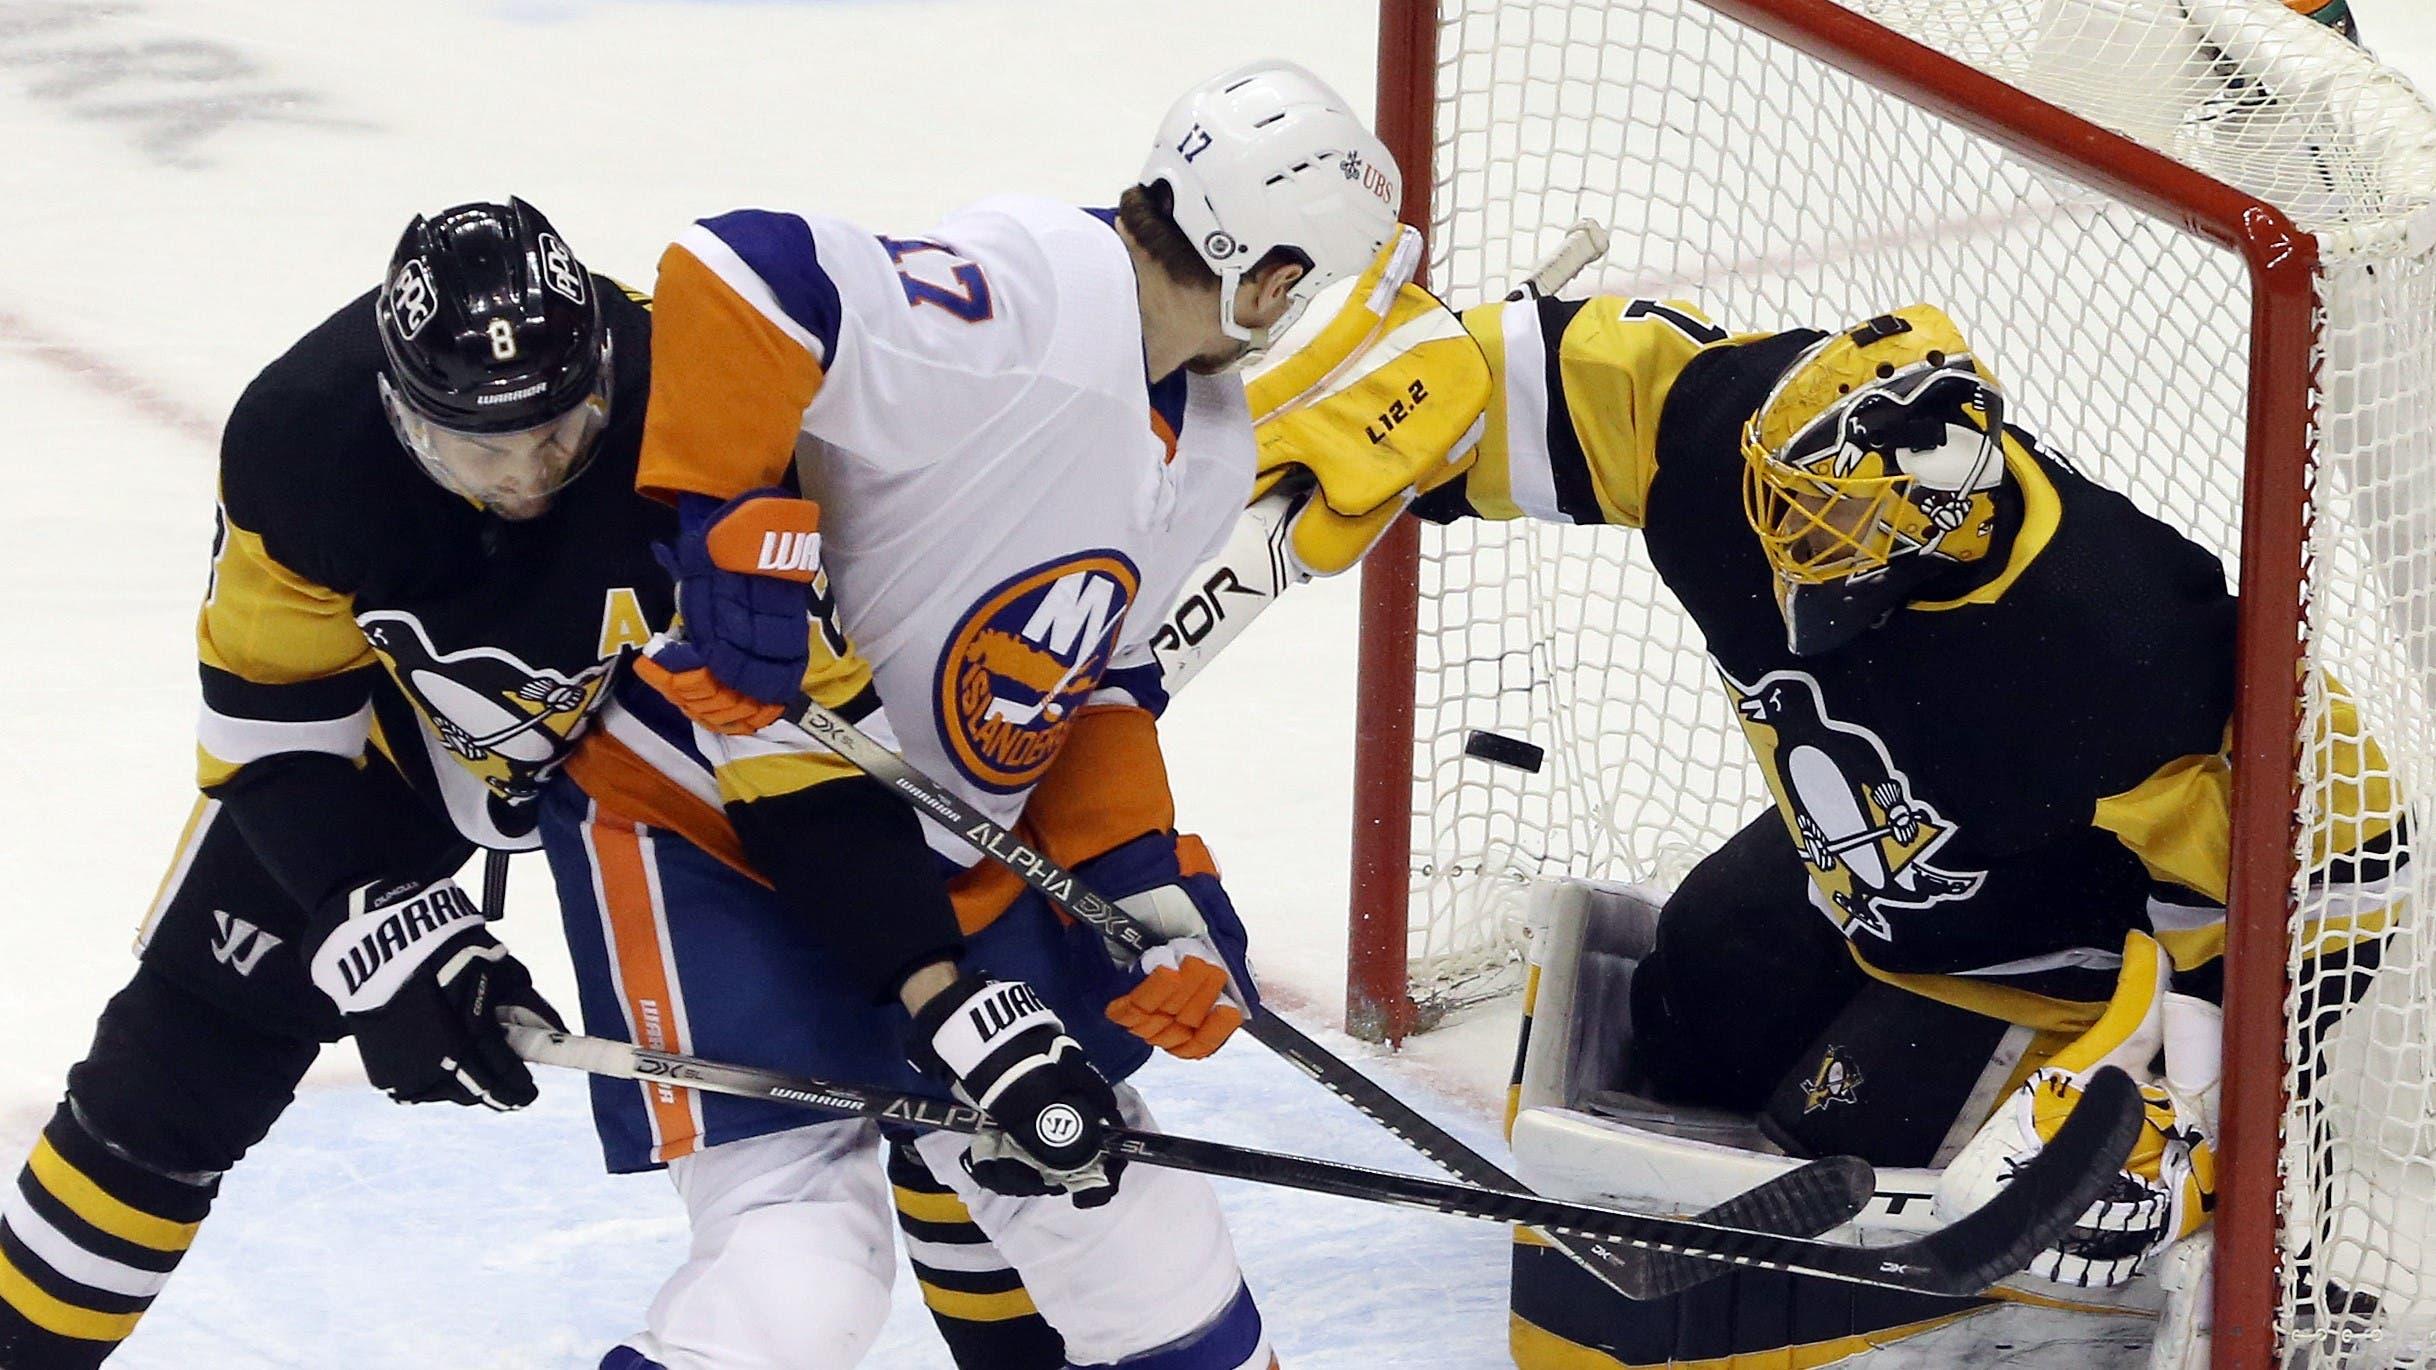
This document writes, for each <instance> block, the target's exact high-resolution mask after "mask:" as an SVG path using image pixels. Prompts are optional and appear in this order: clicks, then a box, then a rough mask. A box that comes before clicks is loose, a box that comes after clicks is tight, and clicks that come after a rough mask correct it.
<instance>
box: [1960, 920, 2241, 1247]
mask: <svg viewBox="0 0 2436 1370" xmlns="http://www.w3.org/2000/svg"><path fill="white" fill-rule="evenodd" d="M2171 969H2172V968H2171V966H2170V964H2169V963H2168V962H2167V960H2166V958H2165V955H2164V953H2163V952H2162V951H2161V950H2160V949H2159V947H2158V945H2157V943H2156V940H2155V939H2153V938H2151V937H2150V936H2149V935H2148V934H2146V933H2142V932H2134V933H2133V934H2131V936H2130V938H2129V940H2128V941H2126V943H2125V944H2124V948H2123V970H2122V973H2121V976H2120V978H2119V979H2118V980H2117V982H2116V988H2115V997H2114V999H2113V1001H2112V1002H2110V1003H2109V1004H2108V1005H2107V1007H2106V1012H2105V1013H2104V1014H2103V1015H2102V1016H2101V1017H2100V1018H2099V1019H2098V1021H2097V1023H2096V1025H2094V1026H2093V1027H2091V1028H2090V1029H2089V1031H2088V1032H2086V1033H2084V1034H2082V1035H2081V1037H2080V1038H2078V1039H2077V1040H2075V1041H2074V1042H2073V1043H2072V1044H2071V1045H2070V1046H2067V1047H2065V1048H2064V1049H2063V1050H2062V1051H2060V1052H2058V1053H2056V1055H2055V1057H2054V1058H2053V1059H2052V1060H2050V1061H2048V1062H2047V1064H2046V1065H2045V1066H2043V1067H2041V1068H2040V1069H2039V1070H2037V1071H2036V1072H2034V1073H2033V1074H2032V1075H2031V1076H2030V1078H2029V1080H2028V1081H2027V1082H2025V1083H2024V1084H2023V1085H2022V1087H2021V1088H2020V1089H2018V1090H2015V1091H2014V1093H2013V1094H2012V1096H2011V1097H2010V1098H2008V1099H2006V1101H2005V1102H2004V1103H2003V1104H2002V1105H2001V1106H1999V1107H1998V1108H1997V1110H1996V1113H1995V1115H1994V1116H1993V1117H1991V1118H1990V1119H1989V1120H1988V1121H1987V1123H1986V1124H1985V1125H1984V1126H1983V1127H1981V1128H1980V1130H1979V1132H1978V1134H1977V1135H1976V1136H1974V1137H1972V1139H1971V1141H1970V1143H1969V1144H1968V1145H1966V1146H1965V1147H1964V1148H1963V1149H1962V1153H1961V1154H1960V1155H1959V1156H1956V1157H1955V1158H1954V1162H1953V1164H1951V1165H1949V1166H1947V1167H1946V1170H1945V1174H1944V1176H1943V1177H1942V1178H1941V1179H1940V1180H1939V1182H1938V1186H1937V1199H1936V1212H1937V1215H1938V1216H1939V1217H1940V1218H1945V1219H1948V1220H1949V1221H1950V1220H1951V1219H1952V1218H1954V1217H1956V1216H1959V1215H1961V1214H1964V1213H1968V1212H1970V1211H1972V1210H1973V1209H1975V1208H1977V1207H1979V1206H1980V1205H1981V1204H1982V1203H1984V1202H1986V1201H1987V1200H1988V1199H1989V1198H1990V1197H1992V1196H1993V1195H1994V1194H1995V1192H1996V1191H1997V1190H1998V1189H2000V1188H2002V1187H2003V1186H2004V1184H2005V1183H2006V1181H2007V1180H2009V1179H2010V1178H2011V1177H2012V1175H2013V1174H2014V1172H2015V1171H2017V1170H2018V1169H2019V1168H2020V1167H2021V1166H2022V1165H2023V1164H2025V1163H2027V1162H2028V1161H2029V1159H2030V1158H2031V1157H2032V1156H2035V1155H2037V1154H2038V1153H2039V1151H2040V1149H2041V1148H2043V1147H2044V1146H2045V1145H2046V1141H2047V1139H2048V1138H2050V1137H2052V1136H2054V1135H2055V1130H2056V1129H2057V1128H2058V1127H2060V1126H2062V1125H2063V1121H2064V1119H2065V1117H2066V1116H2068V1115H2069V1114H2070V1113H2071V1112H2072V1108H2073V1105H2074V1104H2075V1103H2077V1102H2078V1101H2079V1099H2080V1093H2081V1084H2082V1082H2083V1081H2084V1080H2086V1079H2087V1078H2088V1076H2089V1074H2090V1073H2091V1072H2093V1071H2096V1070H2097V1069H2098V1068H2100V1067H2102V1066H2109V1065H2112V1066H2118V1067H2121V1068H2122V1069H2124V1070H2125V1071H2128V1072H2130V1073H2131V1075H2132V1077H2133V1078H2134V1079H2139V1078H2142V1077H2145V1076H2148V1075H2150V1074H2151V1073H2152V1070H2151V1063H2152V1062H2154V1061H2155V1060H2156V1058H2157V1056H2158V1053H2159V1051H2160V1049H2161V1048H2162V1050H2163V1052H2164V1055H2165V1064H2166V1078H2165V1079H2164V1080H2163V1081H2162V1082H2158V1083H2151V1084H2147V1085H2143V1086H2142V1087H2141V1096H2142V1098H2143V1099H2144V1100H2145V1102H2146V1103H2147V1106H2148V1107H2147V1117H2146V1119H2145V1125H2144V1126H2143V1127H2142V1129H2141V1133H2140V1140H2139V1141H2138V1142H2137V1143H2136V1144H2135V1145H2134V1146H2133V1148H2132V1154H2131V1159H2130V1160H2129V1161H2127V1162H2126V1163H2125V1165H2124V1169H2123V1171H2122V1173H2121V1174H2119V1175H2117V1176H2116V1177H2115V1183H2114V1186H2113V1188H2112V1189H2110V1190H2109V1191H2108V1192H2107V1194H2106V1196H2105V1197H2104V1198H2102V1199H2100V1200H2099V1201H2098V1202H2097V1203H2095V1204H2093V1205H2091V1206H2090V1208H2089V1210H2088V1211H2087V1212H2086V1213H2084V1214H2082V1215H2081V1219H2080V1221H2079V1222H2078V1223H2076V1224H2075V1225H2074V1226H2073V1227H2072V1228H2071V1230H2070V1231H2068V1232H2066V1233H2065V1234H2064V1237H2063V1239H2062V1240H2061V1241H2059V1242H2058V1243H2057V1244H2056V1245H2055V1246H2052V1247H2050V1248H2048V1249H2047V1250H2045V1251H2042V1252H2040V1253H2039V1254H2038V1256H2037V1257H2036V1258H2035V1259H2034V1260H2033V1261H2032V1262H2031V1263H2030V1267H2029V1270H2030V1273H2031V1274H2033V1275H2037V1276H2038V1277H2040V1278H2041V1279H2045V1280H2050V1281H2053V1282H2054V1283H2057V1284H2061V1285H2068V1286H2071V1287H2073V1288H2079V1289H2090V1288H2102V1289H2111V1288H2114V1287H2116V1286H2119V1285H2124V1284H2128V1283H2130V1282H2131V1281H2132V1280H2134V1279H2136V1278H2138V1277H2139V1275H2140V1273H2141V1272H2142V1271H2144V1270H2146V1269H2147V1268H2148V1265H2149V1263H2150V1261H2151V1260H2153V1259H2154V1258H2155V1257H2156V1256H2157V1254H2158V1253H2160V1252H2162V1251H2164V1250H2165V1249H2166V1248H2167V1247H2169V1246H2172V1245H2173V1244H2174V1243H2175V1242H2178V1241H2180V1240H2182V1239H2183V1238H2184V1237H2187V1236H2189V1235H2191V1234H2192V1233H2193V1232H2196V1231H2198V1230H2199V1229H2200V1228H2201V1227H2202V1226H2204V1225H2205V1224H2206V1223H2207V1220H2208V1215H2209V1212H2210V1210H2211V1209H2212V1208H2213V1207H2214V1206H2215V1200H2216V1153H2215V1147H2214V1144H2213V1142H2212V1141H2211V1140H2210V1138H2211V1136H2212V1135H2213V1133H2214V1131H2215V1116H2214V1105H2215V1099H2216V1091H2217V1083H2218V1076H2219V1071H2218V1064H2219V1062H2220V1060H2221V1051H2220V1047H2219V1043H2220V1042H2221V1033H2222V1030H2223V1029H2222V1018H2221V1014H2220V1011H2219V1010H2218V1009H2216V1007H2215V1006H2214V1005H2212V1004H2209V1003H2206V1002H2205V1001H2203V1000H2198V999H2193V998H2190V997H2188V996H2186V995H2179V994H2175V993H2172V992H2171V991H2170V990H2169V989H2168V988H2167V986H2168V984H2169V983H2170V980H2169V977H2170V975H2171Z"/></svg>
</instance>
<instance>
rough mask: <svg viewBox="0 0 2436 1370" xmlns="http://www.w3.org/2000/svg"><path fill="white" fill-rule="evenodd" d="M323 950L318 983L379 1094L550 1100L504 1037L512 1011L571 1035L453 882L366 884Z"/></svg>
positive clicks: (351, 898) (504, 1107)
mask: <svg viewBox="0 0 2436 1370" xmlns="http://www.w3.org/2000/svg"><path fill="white" fill-rule="evenodd" d="M330 921H332V922H334V924H335V926H331V927H330V928H329V930H328V931H327V932H326V933H325V934H324V935H323V936H322V938H321V940H320V943H319V945H318V946H317V947H316V948H315V950H314V952H313V962H312V964H313V983H314V984H315V985H317V986H319V987H320V988H321V991H322V993H324V994H327V995H329V996H330V998H331V1000H332V1002H334V1003H336V1004H337V1005H338V1011H339V1012H340V1013H341V1014H343V1015H344V1016H345V1018H346V1022H347V1030H348V1031H349V1032H351V1033H352V1034H354V1037H355V1049H356V1051H357V1052H358V1053H360V1054H361V1055H362V1056H363V1058H364V1073H365V1074H366V1075H367V1076H370V1077H371V1080H372V1083H373V1085H374V1086H375V1087H376V1088H378V1089H380V1090H381V1091H382V1092H383V1093H385V1094H387V1095H388V1096H389V1097H390V1098H392V1099H395V1100H397V1101H398V1102H399V1103H402V1104H425V1103H443V1102H445V1103H452V1104H481V1105H482V1106H484V1107H485V1108H493V1109H498V1110H500V1111H501V1112H506V1111H508V1110H511V1109H518V1108H522V1107H524V1106H525V1105H526V1104H529V1103H531V1102H533V1100H534V1099H536V1098H538V1097H540V1091H539V1090H538V1089H536V1088H535V1087H534V1084H533V1073H532V1072H531V1071H530V1070H527V1069H526V1068H525V1064H524V1062H523V1061H521V1060H519V1059H517V1056H516V1053H515V1052H514V1051H512V1050H510V1049H509V1047H508V1044H507V1038H506V1037H505V1036H504V1035H503V1034H502V1033H501V1032H500V1030H499V1024H498V1021H497V1015H498V1012H499V1010H500V1009H501V1008H504V1007H508V1006H511V1005H513V1006H515V1007H519V1008H525V1009H529V1010H531V1011H533V1012H534V1013H537V1014H539V1015H541V1016H542V1017H543V1018H545V1019H547V1020H549V1022H550V1024H551V1025H552V1026H554V1027H563V1026H565V1024H564V1023H563V1022H562V1021H561V1020H560V1018H559V1016H558V1014H557V1012H556V1011H555V1010H553V1009H552V1008H551V1007H550V1005H549V1004H548V1003H547V1002H546V1001H544V1000H543V999H542V997H541V995H539V994H538V993H536V992H535V991H534V989H533V977H532V976H531V975H529V974H528V973H526V971H525V968H524V965H523V963H522V962H519V961H518V960H517V959H516V958H515V957H513V956H510V955H508V950H507V948H506V947H503V946H501V945H499V942H498V940H497V939H496V938H494V937H492V936H491V934H490V931H489V929H487V928H485V927H484V926H483V922H482V911H481V910H480V909H479V908H477V907H475V905H474V901H473V900H472V899H471V898H469V897H467V895H466V893H465V891H463V890H461V889H459V888H457V882H455V881H454V880H446V879H442V880H436V881H433V882H432V883H430V884H428V885H422V884H416V883H414V882H412V881H394V882H389V883H386V884H374V885H364V886H360V887H358V888H356V889H355V890H352V891H350V892H349V893H348V895H347V903H346V908H345V910H344V912H343V913H341V914H339V915H338V916H337V917H336V918H335V919H333V920H330Z"/></svg>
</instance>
